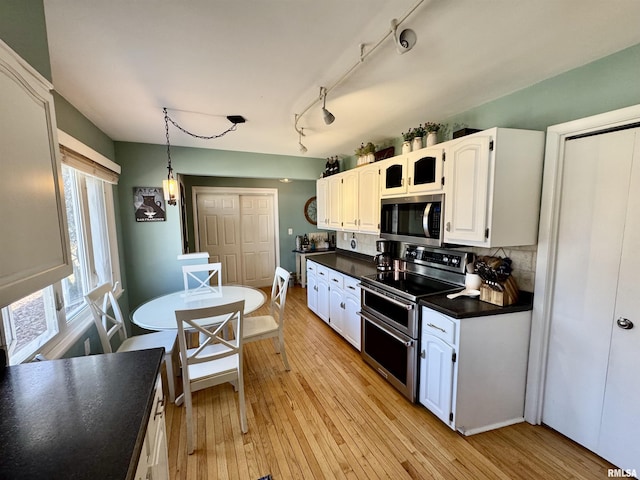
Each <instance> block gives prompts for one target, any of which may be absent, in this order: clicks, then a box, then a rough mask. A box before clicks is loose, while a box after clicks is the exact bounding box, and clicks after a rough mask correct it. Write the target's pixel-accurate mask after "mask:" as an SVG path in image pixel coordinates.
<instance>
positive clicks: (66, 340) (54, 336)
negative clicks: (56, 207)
mask: <svg viewBox="0 0 640 480" xmlns="http://www.w3.org/2000/svg"><path fill="white" fill-rule="evenodd" d="M63 153H64V157H63V158H64V159H65V160H67V156H68V155H69V154H70V153H69V151H65V150H63ZM71 165H73V166H71ZM94 167H95V166H94V165H93V164H92V168H93V169H87V168H83V162H82V161H80V162H79V161H77V158H76V159H75V161H64V162H63V165H62V178H63V182H64V197H65V206H66V213H67V223H68V227H69V241H70V245H71V257H72V263H73V273H72V274H71V275H69V276H68V277H67V278H64V279H62V280H61V281H60V282H57V283H55V284H53V285H51V286H49V287H47V288H45V289H43V290H40V291H38V292H34V293H32V294H31V295H28V296H27V297H25V298H23V299H21V300H19V301H17V302H14V303H13V304H11V305H9V306H8V307H6V308H3V309H2V320H3V326H4V333H5V340H6V343H7V346H8V354H9V362H10V363H11V364H16V363H20V362H23V361H25V360H27V359H29V358H31V357H32V356H33V355H35V354H36V353H38V352H43V353H45V354H46V353H48V352H50V351H55V350H59V352H58V353H57V354H55V355H53V356H54V357H55V356H59V355H60V354H62V353H63V352H64V350H66V348H68V347H69V346H71V345H72V344H73V343H75V341H77V340H78V339H79V337H80V335H82V333H84V331H86V329H87V328H88V326H89V325H91V322H92V320H91V314H90V312H89V311H88V308H87V307H86V304H85V301H84V295H85V294H86V293H87V292H88V291H90V290H91V289H93V288H95V287H97V286H98V285H101V284H102V283H104V282H111V283H112V284H114V285H117V284H119V279H120V272H119V266H118V265H119V259H118V253H117V245H116V237H115V217H114V211H113V192H112V185H111V181H112V177H109V178H108V180H109V181H107V180H105V179H102V178H98V176H96V175H95V168H94ZM87 171H89V172H90V173H87ZM65 347H66V348H65Z"/></svg>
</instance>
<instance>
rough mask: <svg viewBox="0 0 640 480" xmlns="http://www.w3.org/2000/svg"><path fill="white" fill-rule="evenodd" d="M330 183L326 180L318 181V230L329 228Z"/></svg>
mask: <svg viewBox="0 0 640 480" xmlns="http://www.w3.org/2000/svg"><path fill="white" fill-rule="evenodd" d="M329 201H330V198H329V181H328V180H327V179H326V178H321V179H319V180H316V213H317V217H318V221H317V226H318V228H329Z"/></svg>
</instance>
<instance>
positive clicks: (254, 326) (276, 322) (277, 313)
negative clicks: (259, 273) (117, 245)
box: [242, 267, 291, 370]
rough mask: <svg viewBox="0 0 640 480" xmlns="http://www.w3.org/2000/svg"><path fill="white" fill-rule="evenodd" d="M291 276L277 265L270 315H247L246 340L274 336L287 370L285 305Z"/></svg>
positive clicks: (244, 336)
mask: <svg viewBox="0 0 640 480" xmlns="http://www.w3.org/2000/svg"><path fill="white" fill-rule="evenodd" d="M289 276H290V273H289V272H287V271H286V270H285V269H284V268H282V267H276V272H275V275H274V278H273V286H272V287H271V301H270V311H271V313H270V315H260V316H251V317H245V319H244V334H243V337H242V338H243V339H244V342H245V343H247V342H253V341H256V340H262V339H264V338H273V339H274V344H275V347H276V352H278V353H280V354H281V355H282V361H283V363H284V368H285V369H286V370H291V369H290V368H289V362H288V361H287V352H286V351H285V349H284V307H285V303H286V301H287V289H288V287H289Z"/></svg>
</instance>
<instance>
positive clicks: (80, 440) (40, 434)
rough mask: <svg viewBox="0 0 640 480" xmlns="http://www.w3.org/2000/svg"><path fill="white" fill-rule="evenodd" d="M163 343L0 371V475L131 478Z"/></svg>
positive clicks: (143, 432) (149, 412)
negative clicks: (158, 346) (154, 347)
mask: <svg viewBox="0 0 640 480" xmlns="http://www.w3.org/2000/svg"><path fill="white" fill-rule="evenodd" d="M162 357H163V349H161V348H159V349H152V350H141V351H137V352H121V353H110V354H105V355H91V356H86V357H77V358H69V359H62V360H50V361H42V362H33V363H26V364H22V365H14V366H10V367H7V368H6V369H4V371H1V372H0V399H1V400H0V478H2V479H11V478H33V479H35V478H38V479H39V478H49V479H53V478H64V479H92V480H93V479H97V478H99V479H114V480H115V479H118V480H122V479H132V478H134V475H135V472H136V467H137V465H138V461H139V459H140V453H141V451H142V444H143V441H144V437H145V434H146V430H147V423H148V422H149V417H150V414H151V409H152V406H153V399H154V396H153V394H154V387H155V383H156V378H157V376H158V373H159V372H160V365H161V362H162Z"/></svg>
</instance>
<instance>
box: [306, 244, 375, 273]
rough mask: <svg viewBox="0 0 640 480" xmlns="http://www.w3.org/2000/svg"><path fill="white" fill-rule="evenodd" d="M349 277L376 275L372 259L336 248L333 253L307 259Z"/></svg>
mask: <svg viewBox="0 0 640 480" xmlns="http://www.w3.org/2000/svg"><path fill="white" fill-rule="evenodd" d="M307 260H310V261H313V262H316V263H319V264H320V265H324V266H325V267H328V268H330V269H332V270H336V271H338V272H340V273H343V274H344V275H349V276H350V277H355V278H360V277H363V276H365V275H373V274H374V273H376V264H375V263H374V262H373V257H371V256H369V255H365V254H362V253H356V252H350V251H349V250H342V249H340V248H337V249H336V251H335V252H332V253H326V254H323V255H314V256H313V257H311V258H309V259H307Z"/></svg>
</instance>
